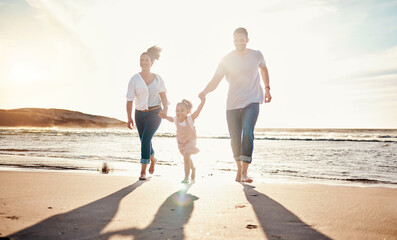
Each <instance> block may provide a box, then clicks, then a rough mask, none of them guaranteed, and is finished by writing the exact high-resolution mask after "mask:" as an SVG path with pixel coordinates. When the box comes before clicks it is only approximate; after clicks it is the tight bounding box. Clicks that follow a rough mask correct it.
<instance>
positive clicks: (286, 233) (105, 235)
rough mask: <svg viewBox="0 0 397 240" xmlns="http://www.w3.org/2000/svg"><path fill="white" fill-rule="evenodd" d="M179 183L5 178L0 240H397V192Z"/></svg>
mask: <svg viewBox="0 0 397 240" xmlns="http://www.w3.org/2000/svg"><path fill="white" fill-rule="evenodd" d="M179 180H180V179H170V178H168V177H167V178H165V177H153V178H151V179H149V180H148V181H137V178H136V177H125V176H115V175H101V174H80V173H62V172H11V171H0V193H1V195H0V209H1V210H0V234H1V235H0V237H10V238H11V239H360V240H361V239H371V240H372V239H397V189H396V188H379V187H352V186H331V185H320V184H290V183H288V184H287V183H254V184H252V185H242V184H240V183H236V182H234V181H233V179H226V178H220V177H211V176H208V177H205V178H200V179H198V180H197V182H196V183H195V184H193V185H183V184H181V183H180V182H179ZM253 186H255V187H253Z"/></svg>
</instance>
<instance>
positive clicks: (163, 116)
mask: <svg viewBox="0 0 397 240" xmlns="http://www.w3.org/2000/svg"><path fill="white" fill-rule="evenodd" d="M167 111H168V108H164V109H163V110H161V111H160V112H159V115H158V116H159V117H160V118H162V119H164V118H166V117H167Z"/></svg>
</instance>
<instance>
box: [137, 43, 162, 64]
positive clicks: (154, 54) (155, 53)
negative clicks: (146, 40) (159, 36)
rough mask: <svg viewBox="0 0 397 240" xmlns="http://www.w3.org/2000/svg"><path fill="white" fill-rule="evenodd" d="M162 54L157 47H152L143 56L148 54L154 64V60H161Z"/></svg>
mask: <svg viewBox="0 0 397 240" xmlns="http://www.w3.org/2000/svg"><path fill="white" fill-rule="evenodd" d="M160 52H161V48H159V47H157V46H153V47H150V48H149V49H148V50H146V52H143V53H142V54H141V56H142V55H143V54H147V55H148V56H149V57H150V59H151V60H152V62H153V61H154V60H158V59H159V58H160Z"/></svg>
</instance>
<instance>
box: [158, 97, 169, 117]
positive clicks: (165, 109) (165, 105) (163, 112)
mask: <svg viewBox="0 0 397 240" xmlns="http://www.w3.org/2000/svg"><path fill="white" fill-rule="evenodd" d="M159 94H160V99H161V103H162V104H163V110H161V111H160V112H159V117H161V118H165V117H167V112H168V98H167V94H166V93H165V92H161V93H159Z"/></svg>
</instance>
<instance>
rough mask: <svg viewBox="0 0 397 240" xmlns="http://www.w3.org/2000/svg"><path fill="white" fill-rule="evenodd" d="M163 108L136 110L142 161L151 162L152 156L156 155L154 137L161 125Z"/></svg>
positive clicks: (144, 162)
mask: <svg viewBox="0 0 397 240" xmlns="http://www.w3.org/2000/svg"><path fill="white" fill-rule="evenodd" d="M160 111H161V108H159V109H156V110H152V111H148V112H142V111H139V110H135V124H136V128H137V129H138V133H139V139H140V140H141V163H143V164H148V163H150V157H151V156H153V155H154V150H153V146H152V138H153V136H154V134H155V133H156V131H157V129H158V128H159V126H160V123H161V118H160V117H159V116H158V114H159V112H160Z"/></svg>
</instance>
